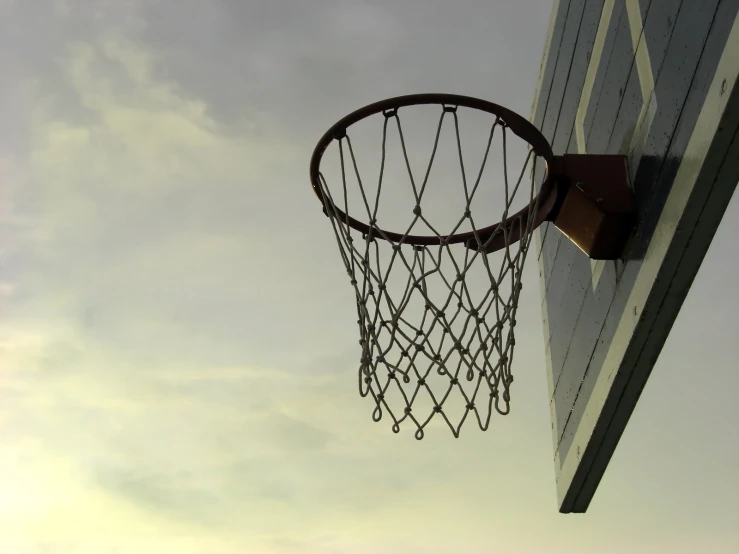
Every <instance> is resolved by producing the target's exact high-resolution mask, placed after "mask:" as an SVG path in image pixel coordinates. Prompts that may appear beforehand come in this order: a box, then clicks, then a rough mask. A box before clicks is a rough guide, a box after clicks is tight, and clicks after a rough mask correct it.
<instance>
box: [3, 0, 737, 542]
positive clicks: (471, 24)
mask: <svg viewBox="0 0 739 554" xmlns="http://www.w3.org/2000/svg"><path fill="white" fill-rule="evenodd" d="M550 8H551V3H550V2H544V1H537V0H520V1H518V2H499V3H492V2H485V1H483V0H468V1H462V0H460V1H458V2H454V3H452V2H441V1H438V0H428V1H425V2H422V1H421V0H412V1H411V0H404V1H398V0H396V1H393V2H391V1H389V0H388V1H384V0H383V1H380V0H376V1H370V0H365V1H361V0H344V1H339V0H312V1H311V2H305V1H297V0H295V1H289V0H281V1H276V0H271V1H269V0H249V1H244V2H241V1H236V0H213V1H209V2H205V1H197V0H79V1H74V0H66V1H65V0H54V1H51V0H49V1H46V0H36V1H33V2H32V1H27V0H26V1H20V0H18V1H14V0H0V67H2V68H3V69H2V74H1V75H0V84H1V85H2V86H1V87H0V121H1V122H2V124H1V125H0V236H2V237H3V239H2V242H1V244H0V552H2V553H3V554H31V553H33V554H57V553H59V554H61V553H63V554H87V553H95V554H99V553H100V554H113V553H116V554H128V553H137V554H138V553H141V554H148V553H157V554H169V553H172V554H174V553H177V554H191V553H192V554H200V553H208V554H235V553H249V554H314V553H326V554H345V553H351V554H385V553H387V554H390V553H393V554H396V553H407V554H416V553H421V552H423V553H424V554H451V553H456V552H461V551H464V552H471V553H478V552H479V553H491V552H506V553H511V554H517V553H529V552H547V553H555V554H556V553H560V552H561V553H564V552H567V553H568V554H578V553H590V552H603V553H608V552H626V551H628V552H633V553H635V554H641V553H652V552H673V553H694V552H698V551H703V552H713V553H724V552H726V553H729V552H737V550H739V533H738V532H737V528H739V464H737V459H738V458H739V440H737V432H736V427H735V423H734V422H735V421H737V420H739V408H738V407H737V406H738V405H737V403H736V400H735V392H736V390H738V388H739V379H738V378H737V374H736V371H735V368H736V362H735V359H736V358H737V354H739V350H738V349H737V343H736V338H735V333H734V332H733V331H732V329H736V328H737V327H738V326H739V317H738V316H737V314H738V313H739V296H737V295H736V294H732V291H733V288H732V285H733V284H734V283H735V280H736V279H735V277H734V275H735V274H736V271H737V270H739V266H737V260H739V246H737V243H736V241H735V240H734V237H736V236H737V234H738V233H739V201H738V200H737V198H736V197H734V199H733V200H732V202H731V204H730V206H729V208H728V210H727V213H726V215H725V217H724V220H723V222H722V224H721V226H720V228H719V230H718V233H717V235H716V237H715V239H714V241H713V244H712V246H711V249H710V250H709V252H708V255H707V257H706V260H705V262H704V264H703V266H702V268H701V270H700V273H699V274H698V277H697V279H696V281H695V283H694V285H693V287H692V289H691V291H690V293H689V295H688V298H687V300H686V302H685V304H684V306H683V309H682V312H681V314H680V316H679V318H678V320H677V322H676V324H675V326H674V328H673V330H672V332H671V335H670V338H669V339H668V341H667V344H666V345H665V348H664V350H663V351H662V354H661V356H660V358H659V360H658V362H657V365H656V366H655V369H654V372H653V374H652V377H651V378H650V381H649V383H648V384H647V387H646V389H645V391H644V393H643V395H642V397H641V399H640V402H639V404H638V406H637V408H636V410H635V412H634V415H633V417H632V419H631V421H630V423H629V426H628V427H627V429H626V432H625V433H624V435H623V437H622V439H621V442H620V444H619V447H618V449H617V450H616V453H615V455H614V457H613V459H612V461H611V464H610V467H609V469H608V470H607V472H606V474H605V477H604V479H603V481H602V482H601V485H600V488H599V490H598V492H597V494H596V496H595V498H594V500H593V502H592V504H591V506H590V509H589V511H588V513H587V514H578V515H567V516H565V515H561V514H559V513H558V512H557V502H556V489H555V482H554V466H553V453H552V444H551V431H550V422H549V408H548V401H547V384H546V374H545V360H544V346H543V343H542V342H543V339H542V327H541V313H540V307H539V287H538V279H537V274H536V261H535V260H534V259H529V260H528V265H527V270H526V272H525V274H524V283H525V285H524V293H523V296H522V299H521V304H520V308H519V316H518V320H519V326H518V327H517V344H518V345H519V346H518V350H517V354H516V356H517V358H516V363H515V366H514V373H515V377H516V381H515V386H514V388H513V390H512V394H513V401H512V413H511V414H510V415H508V416H506V417H500V416H499V417H496V418H495V419H494V420H493V423H492V425H491V429H490V430H489V431H488V432H487V433H482V432H480V431H479V430H477V429H476V428H474V426H470V427H469V428H465V431H464V432H463V433H462V436H461V437H460V438H459V439H454V438H453V437H452V436H451V434H450V433H449V432H448V431H447V430H445V429H443V428H441V427H440V428H438V429H437V428H434V429H432V430H431V431H432V432H429V433H427V436H426V438H425V439H424V440H423V441H416V440H414V439H413V435H412V432H410V431H409V432H401V433H400V434H397V435H396V434H393V433H392V432H391V431H390V428H389V425H388V424H386V422H382V423H379V424H377V423H374V422H372V420H371V417H370V415H371V411H372V405H371V403H370V402H368V401H367V400H366V399H361V398H360V397H359V395H358V393H357V390H356V369H357V362H358V358H359V352H358V345H357V340H358V336H357V329H356V324H355V320H356V306H355V304H354V298H353V292H352V289H351V287H350V285H349V283H348V282H347V278H346V274H345V272H344V271H343V268H342V266H341V260H340V258H339V255H338V252H337V250H336V244H335V242H334V238H333V234H332V231H331V228H330V225H328V223H327V220H326V218H325V217H323V215H322V214H321V210H320V205H319V204H318V202H317V201H316V198H315V197H314V195H313V193H312V191H311V188H310V182H309V180H308V171H307V169H308V161H309V159H310V155H311V152H312V148H313V145H314V144H315V142H316V141H317V139H318V138H319V137H320V136H321V134H322V133H323V132H324V131H325V130H326V128H327V127H328V126H329V125H330V124H331V123H333V122H334V121H335V120H336V119H338V118H339V117H341V116H342V115H344V114H345V113H347V112H349V111H351V110H353V109H355V108H357V107H360V106H362V105H364V104H367V103H369V102H372V101H375V100H378V99H381V98H384V97H388V96H393V95H397V94H408V93H415V92H428V91H443V92H453V93H461V94H469V95H473V96H479V97H484V98H486V99H490V100H493V101H495V102H497V103H500V104H502V105H505V106H507V107H509V108H511V109H513V110H515V111H517V112H519V113H522V114H524V115H528V113H529V110H530V105H531V101H532V98H533V93H534V88H535V86H536V80H537V76H538V70H539V64H540V60H541V53H542V50H543V46H544V37H545V36H546V30H547V25H548V21H549V14H550ZM526 284H528V286H526Z"/></svg>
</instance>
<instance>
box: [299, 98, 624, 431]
mask: <svg viewBox="0 0 739 554" xmlns="http://www.w3.org/2000/svg"><path fill="white" fill-rule="evenodd" d="M429 105H430V106H437V107H438V118H439V119H438V124H437V126H436V129H437V131H436V137H435V141H434V145H433V149H432V152H431V155H430V159H429V162H428V164H427V169H426V172H425V177H424V178H423V180H419V179H416V176H415V175H414V174H413V171H412V170H411V166H410V164H408V152H407V144H406V142H405V138H404V136H405V135H404V134H403V123H402V121H401V116H404V115H406V112H407V111H408V110H410V109H411V108H413V107H414V106H429ZM460 109H464V110H472V111H473V112H475V113H479V115H480V117H482V116H485V117H487V118H489V120H490V128H489V133H488V134H487V136H488V139H487V144H486V145H485V146H486V149H485V152H484V156H483V160H482V164H481V167H480V170H479V172H478V173H477V179H476V180H475V181H474V182H471V181H470V180H468V179H467V178H466V175H467V172H466V170H465V167H464V161H463V156H462V151H463V148H462V144H461V141H460V135H459V118H458V112H459V110H460ZM373 116H375V117H376V118H377V117H379V118H381V119H380V122H381V125H378V128H379V127H381V129H382V133H381V136H380V137H379V138H380V139H381V141H382V144H381V160H380V171H379V183H378V185H377V193H376V195H375V198H374V201H373V200H372V199H371V198H370V197H369V195H367V194H366V191H365V188H366V186H365V181H363V179H362V177H361V174H360V170H359V167H358V165H357V158H356V156H355V152H354V149H353V144H352V139H351V130H352V127H353V126H354V125H356V124H357V123H359V122H362V121H365V120H367V119H369V118H372V117H373ZM391 124H392V125H393V126H394V127H395V128H397V131H398V133H399V136H400V147H401V151H402V152H401V153H402V155H403V157H404V158H405V161H406V166H407V170H408V182H407V183H406V185H407V186H408V187H410V190H411V191H412V195H413V199H414V204H415V205H414V206H413V207H412V209H410V210H409V213H407V220H406V222H405V223H404V224H403V227H402V228H401V229H385V228H381V227H380V225H379V224H378V212H379V203H380V198H381V193H382V192H383V184H384V182H383V179H384V169H385V163H386V162H385V160H386V154H387V152H386V148H387V137H388V132H389V127H390V125H391ZM447 124H448V125H454V128H455V129H456V139H457V141H456V143H457V144H456V146H457V149H458V151H459V163H460V166H461V172H460V176H461V178H460V181H461V183H455V184H454V186H452V185H451V184H450V187H449V188H450V194H451V193H453V192H456V193H457V194H460V191H461V194H463V195H464V208H463V210H462V213H459V214H457V217H456V223H455V224H453V225H451V228H450V229H442V227H441V225H440V224H438V222H435V221H431V220H430V219H429V217H428V216H427V214H426V212H425V211H424V193H425V192H426V185H427V182H428V179H429V175H430V174H431V172H432V171H433V169H434V160H435V156H436V154H437V149H438V147H439V137H440V134H441V132H442V129H443V128H444V126H445V125H447ZM497 138H499V140H500V142H501V145H502V163H503V169H504V171H503V172H502V178H501V179H500V182H499V183H498V186H499V187H501V188H502V192H503V194H504V200H503V201H502V205H501V206H500V210H499V213H498V216H497V217H495V220H494V221H492V222H491V221H490V219H489V218H491V214H492V213H494V212H493V207H491V208H490V209H486V211H485V213H484V214H479V213H477V212H474V211H473V209H472V203H473V199H474V198H475V195H476V194H480V193H479V190H480V187H481V186H482V185H490V184H494V183H491V182H490V180H489V179H483V173H484V170H485V166H486V164H487V162H488V159H489V154H490V151H491V146H492V143H493V140H494V139H497ZM511 139H516V140H520V141H523V143H524V144H525V145H526V146H527V152H528V154H527V155H526V156H525V159H524V162H523V167H521V168H520V170H517V171H515V172H514V174H513V175H514V177H513V178H510V177H509V167H508V164H509V161H508V157H509V140H511ZM334 144H335V145H336V146H337V147H338V152H339V158H340V166H339V169H338V170H337V171H336V172H335V173H334V174H333V175H326V174H324V173H323V171H322V167H321V164H322V161H323V158H324V153H325V152H326V150H327V149H328V148H329V147H330V146H331V145H334ZM583 158H588V160H587V161H589V162H592V161H593V159H594V158H591V157H589V156H563V157H557V156H554V154H553V153H552V150H551V147H550V145H549V143H548V142H547V140H546V139H545V138H544V136H543V135H542V134H541V133H540V132H539V131H538V129H536V127H534V126H533V125H532V124H531V123H529V122H528V121H527V120H526V119H524V118H523V117H521V116H520V115H518V114H516V113H514V112H511V111H510V110H508V109H506V108H503V107H501V106H498V105H496V104H493V103H490V102H487V101H484V100H480V99H476V98H471V97H466V96H457V95H450V94H419V95H411V96H403V97H398V98H391V99H388V100H384V101H381V102H377V103H375V104H371V105H369V106H366V107H364V108H362V109H359V110H357V111H355V112H353V113H351V114H349V115H348V116H346V117H344V118H343V119H341V120H340V121H339V122H337V123H336V124H335V125H333V126H332V127H331V128H330V129H329V130H328V131H327V132H326V133H325V134H324V135H323V137H322V138H321V139H320V141H319V142H318V145H317V146H316V148H315V151H314V153H313V157H312V159H311V164H310V177H311V183H312V186H313V190H314V192H315V194H316V195H317V197H318V199H319V200H320V201H321V203H322V205H323V211H324V214H325V215H326V216H327V217H328V218H329V220H330V221H331V225H332V228H333V230H334V233H335V236H336V240H337V243H338V245H339V250H340V253H341V257H342V260H343V262H344V266H345V269H346V271H347V273H348V275H349V278H350V282H351V284H352V286H353V288H354V291H355V296H356V300H357V314H358V320H357V323H358V324H359V330H360V341H359V343H360V345H361V358H360V367H359V372H358V376H359V391H360V394H361V395H362V396H363V397H367V396H369V397H371V398H372V399H373V401H374V411H373V414H372V418H373V419H374V420H375V421H380V420H381V418H382V417H383V415H384V414H388V415H389V417H390V418H391V420H392V429H393V431H394V432H396V433H397V432H399V431H400V426H401V424H403V423H410V424H412V425H413V427H414V428H415V436H416V438H417V439H422V438H423V437H424V434H425V429H426V427H427V426H428V425H429V424H430V423H431V422H432V421H434V419H435V418H437V417H438V418H441V420H443V421H444V422H445V423H446V425H447V426H448V427H449V429H450V430H451V431H452V433H453V434H454V436H455V437H458V436H459V433H460V429H461V426H462V424H463V423H464V422H465V420H466V419H467V418H468V417H469V416H470V415H471V414H474V416H475V419H476V420H477V423H478V426H479V427H480V428H481V429H482V430H487V429H488V427H489V424H490V420H491V415H492V412H493V409H494V410H495V411H497V412H498V413H500V414H503V415H505V414H507V413H509V411H510V386H511V383H512V382H513V375H512V372H511V365H512V360H513V352H514V346H515V333H514V330H515V326H516V311H517V308H518V301H519V297H520V293H521V289H522V283H521V277H522V272H523V266H524V262H525V260H526V256H527V254H528V252H529V250H530V247H531V238H532V236H533V231H534V230H535V229H536V228H537V227H538V226H539V225H541V224H542V223H543V222H544V221H553V222H555V224H556V225H557V226H558V227H560V228H561V229H562V230H563V232H565V234H567V236H569V237H571V238H573V237H575V238H573V240H574V241H575V242H577V243H578V245H579V246H580V247H581V248H583V249H586V248H587V249H588V250H589V251H587V253H588V254H589V255H591V256H593V255H594V256H601V255H603V254H605V255H608V256H614V255H617V253H618V252H619V251H620V248H622V246H623V245H622V242H623V240H625V238H624V235H626V236H628V231H629V230H630V228H631V227H630V223H629V221H630V215H631V214H632V213H633V203H632V202H631V196H630V191H629V190H628V181H627V180H626V179H627V175H628V174H627V173H626V172H625V171H621V170H620V169H619V168H620V167H623V169H624V170H625V169H626V168H625V162H624V159H623V158H622V157H621V156H596V157H595V158H600V166H601V169H602V170H603V171H602V173H603V174H605V173H609V172H610V173H611V174H613V172H614V171H615V172H616V173H617V175H616V176H615V177H613V175H612V176H611V178H612V179H616V180H617V181H618V183H620V184H621V185H622V184H623V182H625V183H626V184H627V187H626V189H627V190H626V191H624V190H623V187H622V186H618V184H617V185H611V184H610V183H609V184H608V185H607V187H606V188H607V189H609V190H606V191H605V192H604V187H603V186H600V185H592V184H591V183H592V182H593V179H592V177H593V168H592V163H591V164H590V165H588V164H586V163H583V162H585V161H586V160H584V159H583ZM538 163H541V164H543V166H544V168H545V171H544V178H543V180H542V182H541V183H537V182H536V180H535V179H533V178H532V179H530V184H529V185H526V184H524V181H525V180H526V177H527V173H529V172H531V173H532V175H533V171H532V169H533V167H534V165H535V164H538ZM583 168H585V169H583ZM595 171H596V174H595V176H597V177H598V178H600V177H602V175H601V172H600V171H599V170H598V169H597V168H596V170H595ZM350 174H351V175H353V176H355V177H356V186H358V188H359V193H360V195H361V198H362V199H363V201H362V202H361V206H362V207H361V213H360V214H357V213H355V212H354V211H352V209H351V206H350V203H349V202H348V200H347V198H348V196H349V191H348V183H347V181H348V179H347V176H348V175H350ZM573 176H574V177H573ZM597 180H598V179H596V181H597ZM331 183H340V184H341V194H335V192H332V188H331V186H330V185H331ZM570 184H575V185H576V186H574V187H571V186H570ZM392 185H393V187H397V186H400V185H399V184H398V183H397V182H394V183H392ZM386 188H387V187H386ZM571 189H573V190H574V191H575V192H573V193H570V190H571ZM610 189H618V192H617V193H612V192H611V191H610ZM393 190H397V189H393ZM604 198H605V201H604ZM516 199H518V201H519V203H521V201H523V202H524V203H525V206H524V207H523V208H521V209H519V210H518V211H515V212H514V210H513V208H512V206H513V204H514V201H515V200H516ZM350 212H351V213H350ZM512 212H513V213H512ZM560 213H562V214H565V216H564V218H560V217H559V214H560ZM588 216H590V217H588ZM481 217H482V218H484V219H485V221H484V223H483V225H482V226H479V225H478V224H477V223H476V221H477V220H479V219H480V218H481ZM583 218H585V219H586V220H587V222H588V225H587V228H583V226H582V224H581V223H580V221H581V220H583ZM614 222H615V223H614ZM616 223H617V224H618V225H616ZM419 227H422V228H424V232H423V233H419V232H418V231H417V229H418V228H419ZM622 239H623V240H622ZM604 244H605V246H603V245H604ZM606 250H607V251H606ZM494 252H498V253H499V258H500V262H499V267H496V268H495V269H494V268H493V267H492V264H491V263H490V261H489V258H488V254H491V253H494ZM472 271H477V275H481V276H483V277H482V278H483V279H484V280H485V286H484V289H483V291H482V292H481V293H480V295H479V296H478V297H476V298H473V297H472V294H471V293H470V287H469V286H468V283H467V280H468V276H469V275H470V273H471V272H472ZM399 272H400V273H402V275H403V280H402V284H401V286H398V287H396V288H395V290H391V289H392V287H391V286H390V284H391V281H392V279H396V276H397V274H398V273H399ZM391 275H392V276H393V277H392V279H391ZM392 282H394V283H398V281H397V280H396V281H392ZM414 302H415V303H416V304H414ZM412 304H413V305H418V306H419V309H418V310H417V313H415V314H413V313H412V312H413V310H412V309H410V308H409V306H411V305H412ZM421 305H422V308H421V307H420V306H421ZM450 406H456V407H457V408H459V410H456V411H458V412H459V413H458V414H457V415H456V416H451V415H450V412H451V411H455V410H451V409H450Z"/></svg>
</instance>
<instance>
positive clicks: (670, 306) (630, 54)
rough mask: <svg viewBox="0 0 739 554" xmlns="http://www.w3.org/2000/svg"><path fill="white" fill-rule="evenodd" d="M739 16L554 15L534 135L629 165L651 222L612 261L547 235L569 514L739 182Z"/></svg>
mask: <svg viewBox="0 0 739 554" xmlns="http://www.w3.org/2000/svg"><path fill="white" fill-rule="evenodd" d="M738 12H739V0H702V1H700V2H699V1H697V0H684V1H682V2H680V1H679V0H587V1H585V0H560V1H559V2H557V1H555V3H554V7H553V13H552V18H551V22H550V28H549V36H548V38H547V42H546V48H545V52H544V57H543V61H542V67H541V73H540V77H539V84H538V87H537V92H536V95H535V98H534V106H533V110H532V122H533V123H534V124H535V125H536V126H537V127H538V128H539V129H540V130H541V131H542V132H543V134H544V135H545V136H546V138H547V140H549V142H550V143H551V144H552V146H553V150H554V153H555V154H563V153H589V154H626V155H627V156H628V159H629V168H630V173H631V182H632V186H633V189H634V193H635V196H636V200H637V204H638V210H639V218H638V225H637V229H636V231H635V233H634V235H633V237H632V239H631V241H630V243H629V245H628V246H627V248H626V253H625V255H624V258H623V260H620V261H616V262H597V263H596V262H593V261H591V260H590V259H588V258H587V257H586V256H585V255H584V254H582V253H581V252H580V251H579V250H578V249H577V247H576V246H575V245H574V244H572V243H571V242H570V241H569V240H568V239H566V238H564V237H563V236H562V234H561V233H560V232H559V231H558V230H557V229H556V228H555V227H554V226H553V225H544V226H542V227H541V228H540V229H539V230H538V232H537V235H538V241H539V243H538V244H539V247H540V250H539V273H540V280H541V291H542V314H543V322H544V338H545V344H546V358H547V373H548V378H549V393H550V407H551V417H552V434H553V441H554V462H555V472H556V478H557V492H558V500H559V504H560V511H561V512H584V511H585V510H586V509H587V508H588V505H589V504H590V501H591V499H592V497H593V495H594V493H595V490H596V488H597V486H598V484H599V482H600V480H601V477H602V476H603V473H604V472H605V469H606V467H607V465H608V462H609V460H610V458H611V456H612V454H613V452H614V450H615V448H616V444H617V443H618V441H619V439H620V436H621V434H622V432H623V430H624V428H625V426H626V423H627V421H628V419H629V417H630V415H631V413H632V412H633V410H634V407H635V405H636V402H637V400H638V398H639V395H640V393H641V391H642V389H643V387H644V385H645V384H646V381H647V378H648V377H649V374H650V372H651V369H652V367H653V366H654V363H655V362H656V360H657V357H658V355H659V352H660V350H661V348H662V346H663V344H664V342H665V340H666V338H667V335H668V333H669V331H670V328H671V327H672V324H673V322H674V321H675V318H676V317H677V314H678V311H679V309H680V306H681V305H682V302H683V300H684V299H685V297H686V295H687V293H688V289H689V288H690V285H691V283H692V281H693V279H694V277H695V275H696V273H697V271H698V268H699V267H700V264H701V262H702V260H703V257H704V255H705V253H706V251H707V249H708V246H709V245H710V242H711V239H712V238H713V235H714V233H715V231H716V229H717V227H718V225H719V223H720V221H721V217H722V215H723V213H724V211H725V209H726V207H727V205H728V203H729V200H730V198H731V195H732V193H733V191H734V189H735V188H736V184H737V181H738V180H739V135H738V133H737V129H739V87H737V86H736V85H737V74H738V73H739V22H738V19H737V14H738ZM541 169H542V168H538V170H539V171H541Z"/></svg>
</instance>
